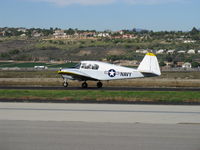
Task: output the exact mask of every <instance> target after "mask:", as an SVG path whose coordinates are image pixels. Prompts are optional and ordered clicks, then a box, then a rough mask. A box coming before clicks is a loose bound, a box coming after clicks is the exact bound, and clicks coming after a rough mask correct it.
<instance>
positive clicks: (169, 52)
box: [167, 50, 175, 54]
mask: <svg viewBox="0 0 200 150" xmlns="http://www.w3.org/2000/svg"><path fill="white" fill-rule="evenodd" d="M174 52H175V50H168V51H167V54H174Z"/></svg>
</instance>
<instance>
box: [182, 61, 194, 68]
mask: <svg viewBox="0 0 200 150" xmlns="http://www.w3.org/2000/svg"><path fill="white" fill-rule="evenodd" d="M182 68H186V69H187V68H192V64H191V63H189V62H186V63H184V64H183V65H182Z"/></svg>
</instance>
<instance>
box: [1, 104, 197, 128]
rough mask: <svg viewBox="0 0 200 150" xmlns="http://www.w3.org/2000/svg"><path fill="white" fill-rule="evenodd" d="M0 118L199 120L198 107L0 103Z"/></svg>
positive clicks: (133, 120)
mask: <svg viewBox="0 0 200 150" xmlns="http://www.w3.org/2000/svg"><path fill="white" fill-rule="evenodd" d="M0 120H26V121H27V120H28V121H82V122H109V123H153V124H155V123H157V124H163V123H164V124H177V123H200V106H187V105H184V106H181V105H176V106H173V105H120V104H50V103H0Z"/></svg>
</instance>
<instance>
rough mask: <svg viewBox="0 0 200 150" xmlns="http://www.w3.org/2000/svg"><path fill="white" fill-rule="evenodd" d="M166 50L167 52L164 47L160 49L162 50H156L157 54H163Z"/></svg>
mask: <svg viewBox="0 0 200 150" xmlns="http://www.w3.org/2000/svg"><path fill="white" fill-rule="evenodd" d="M164 52H165V50H164V49H160V50H158V51H156V54H163V53H164Z"/></svg>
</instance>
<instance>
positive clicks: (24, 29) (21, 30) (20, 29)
mask: <svg viewBox="0 0 200 150" xmlns="http://www.w3.org/2000/svg"><path fill="white" fill-rule="evenodd" d="M17 31H18V32H23V33H25V32H26V28H19V29H18V30H17Z"/></svg>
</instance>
